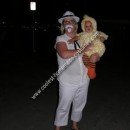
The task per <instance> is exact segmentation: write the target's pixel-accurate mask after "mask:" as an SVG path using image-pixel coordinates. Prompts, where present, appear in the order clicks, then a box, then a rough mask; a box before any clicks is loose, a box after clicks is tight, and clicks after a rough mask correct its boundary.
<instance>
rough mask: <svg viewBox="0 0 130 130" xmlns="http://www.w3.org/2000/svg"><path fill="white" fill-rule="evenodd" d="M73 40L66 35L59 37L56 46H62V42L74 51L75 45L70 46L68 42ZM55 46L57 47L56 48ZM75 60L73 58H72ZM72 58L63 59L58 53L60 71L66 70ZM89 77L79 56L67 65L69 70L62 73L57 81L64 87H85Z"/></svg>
mask: <svg viewBox="0 0 130 130" xmlns="http://www.w3.org/2000/svg"><path fill="white" fill-rule="evenodd" d="M69 39H71V38H70V37H69V36H67V35H66V34H64V35H61V36H57V38H56V44H57V43H58V44H62V43H60V42H65V43H66V45H67V48H68V50H74V49H75V48H74V44H69V43H68V42H67V41H68V40H69ZM56 44H55V47H56ZM72 58H73V57H72ZM72 58H68V59H63V58H62V57H61V56H60V55H59V54H58V53H57V61H58V69H60V68H64V66H66V65H67V64H66V63H68V62H69V61H70V60H71V59H72ZM88 79H89V77H88V76H87V68H86V67H85V66H84V64H83V61H82V55H79V56H78V57H76V58H75V60H74V61H73V62H72V63H71V64H69V65H67V68H66V69H65V70H63V71H62V73H60V74H59V76H58V78H57V80H58V81H59V83H60V84H62V85H68V86H70V85H75V86H79V85H83V84H85V83H86V82H87V81H88Z"/></svg>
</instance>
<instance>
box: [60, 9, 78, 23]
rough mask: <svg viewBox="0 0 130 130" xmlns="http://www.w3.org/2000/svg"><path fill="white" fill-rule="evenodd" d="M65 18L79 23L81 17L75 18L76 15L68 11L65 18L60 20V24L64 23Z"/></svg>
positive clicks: (64, 15)
mask: <svg viewBox="0 0 130 130" xmlns="http://www.w3.org/2000/svg"><path fill="white" fill-rule="evenodd" d="M65 18H73V19H74V20H75V21H76V22H77V23H78V22H79V20H80V19H79V17H77V16H75V14H74V13H73V12H71V11H66V12H65V13H64V14H63V16H62V17H61V18H60V19H58V22H59V23H60V24H62V22H63V20H64V19H65Z"/></svg>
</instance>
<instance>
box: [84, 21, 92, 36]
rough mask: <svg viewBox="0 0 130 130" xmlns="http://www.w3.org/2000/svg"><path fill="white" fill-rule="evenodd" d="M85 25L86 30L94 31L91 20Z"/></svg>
mask: <svg viewBox="0 0 130 130" xmlns="http://www.w3.org/2000/svg"><path fill="white" fill-rule="evenodd" d="M84 27H85V32H88V33H90V32H92V31H93V26H92V23H91V22H90V21H86V22H85V25H84Z"/></svg>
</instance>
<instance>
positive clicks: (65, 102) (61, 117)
mask: <svg viewBox="0 0 130 130" xmlns="http://www.w3.org/2000/svg"><path fill="white" fill-rule="evenodd" d="M88 86H89V80H88V82H87V83H86V84H84V85H79V86H73V85H72V86H63V85H59V103H58V107H57V110H56V116H55V121H54V125H56V126H66V125H67V124H68V116H69V111H70V107H71V104H72V113H71V120H72V121H75V122H79V121H80V120H81V118H82V111H83V108H84V107H85V104H86V101H87V93H88Z"/></svg>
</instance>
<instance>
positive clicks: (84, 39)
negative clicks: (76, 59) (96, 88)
mask: <svg viewBox="0 0 130 130" xmlns="http://www.w3.org/2000/svg"><path fill="white" fill-rule="evenodd" d="M86 21H89V22H91V24H92V31H91V32H86V30H85V23H86ZM81 28H82V30H83V32H81V33H79V34H78V36H79V42H80V45H81V47H82V46H84V45H89V44H90V43H92V44H93V48H92V50H89V51H87V52H85V53H84V55H83V62H84V65H85V66H86V67H87V68H88V72H87V73H88V76H89V77H90V79H94V78H95V77H96V72H95V71H96V70H95V69H96V63H93V62H91V61H90V58H91V56H92V55H93V54H95V53H98V55H99V57H102V56H103V54H104V52H105V49H106V48H105V45H104V43H103V41H104V40H107V38H108V35H106V34H105V33H103V32H100V31H97V22H96V20H95V19H94V18H92V17H89V16H87V15H85V16H84V18H83V20H82V22H81ZM95 32H97V33H98V35H97V37H96V38H94V39H93V40H92V39H91V38H92V37H93V35H94V33H95Z"/></svg>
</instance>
